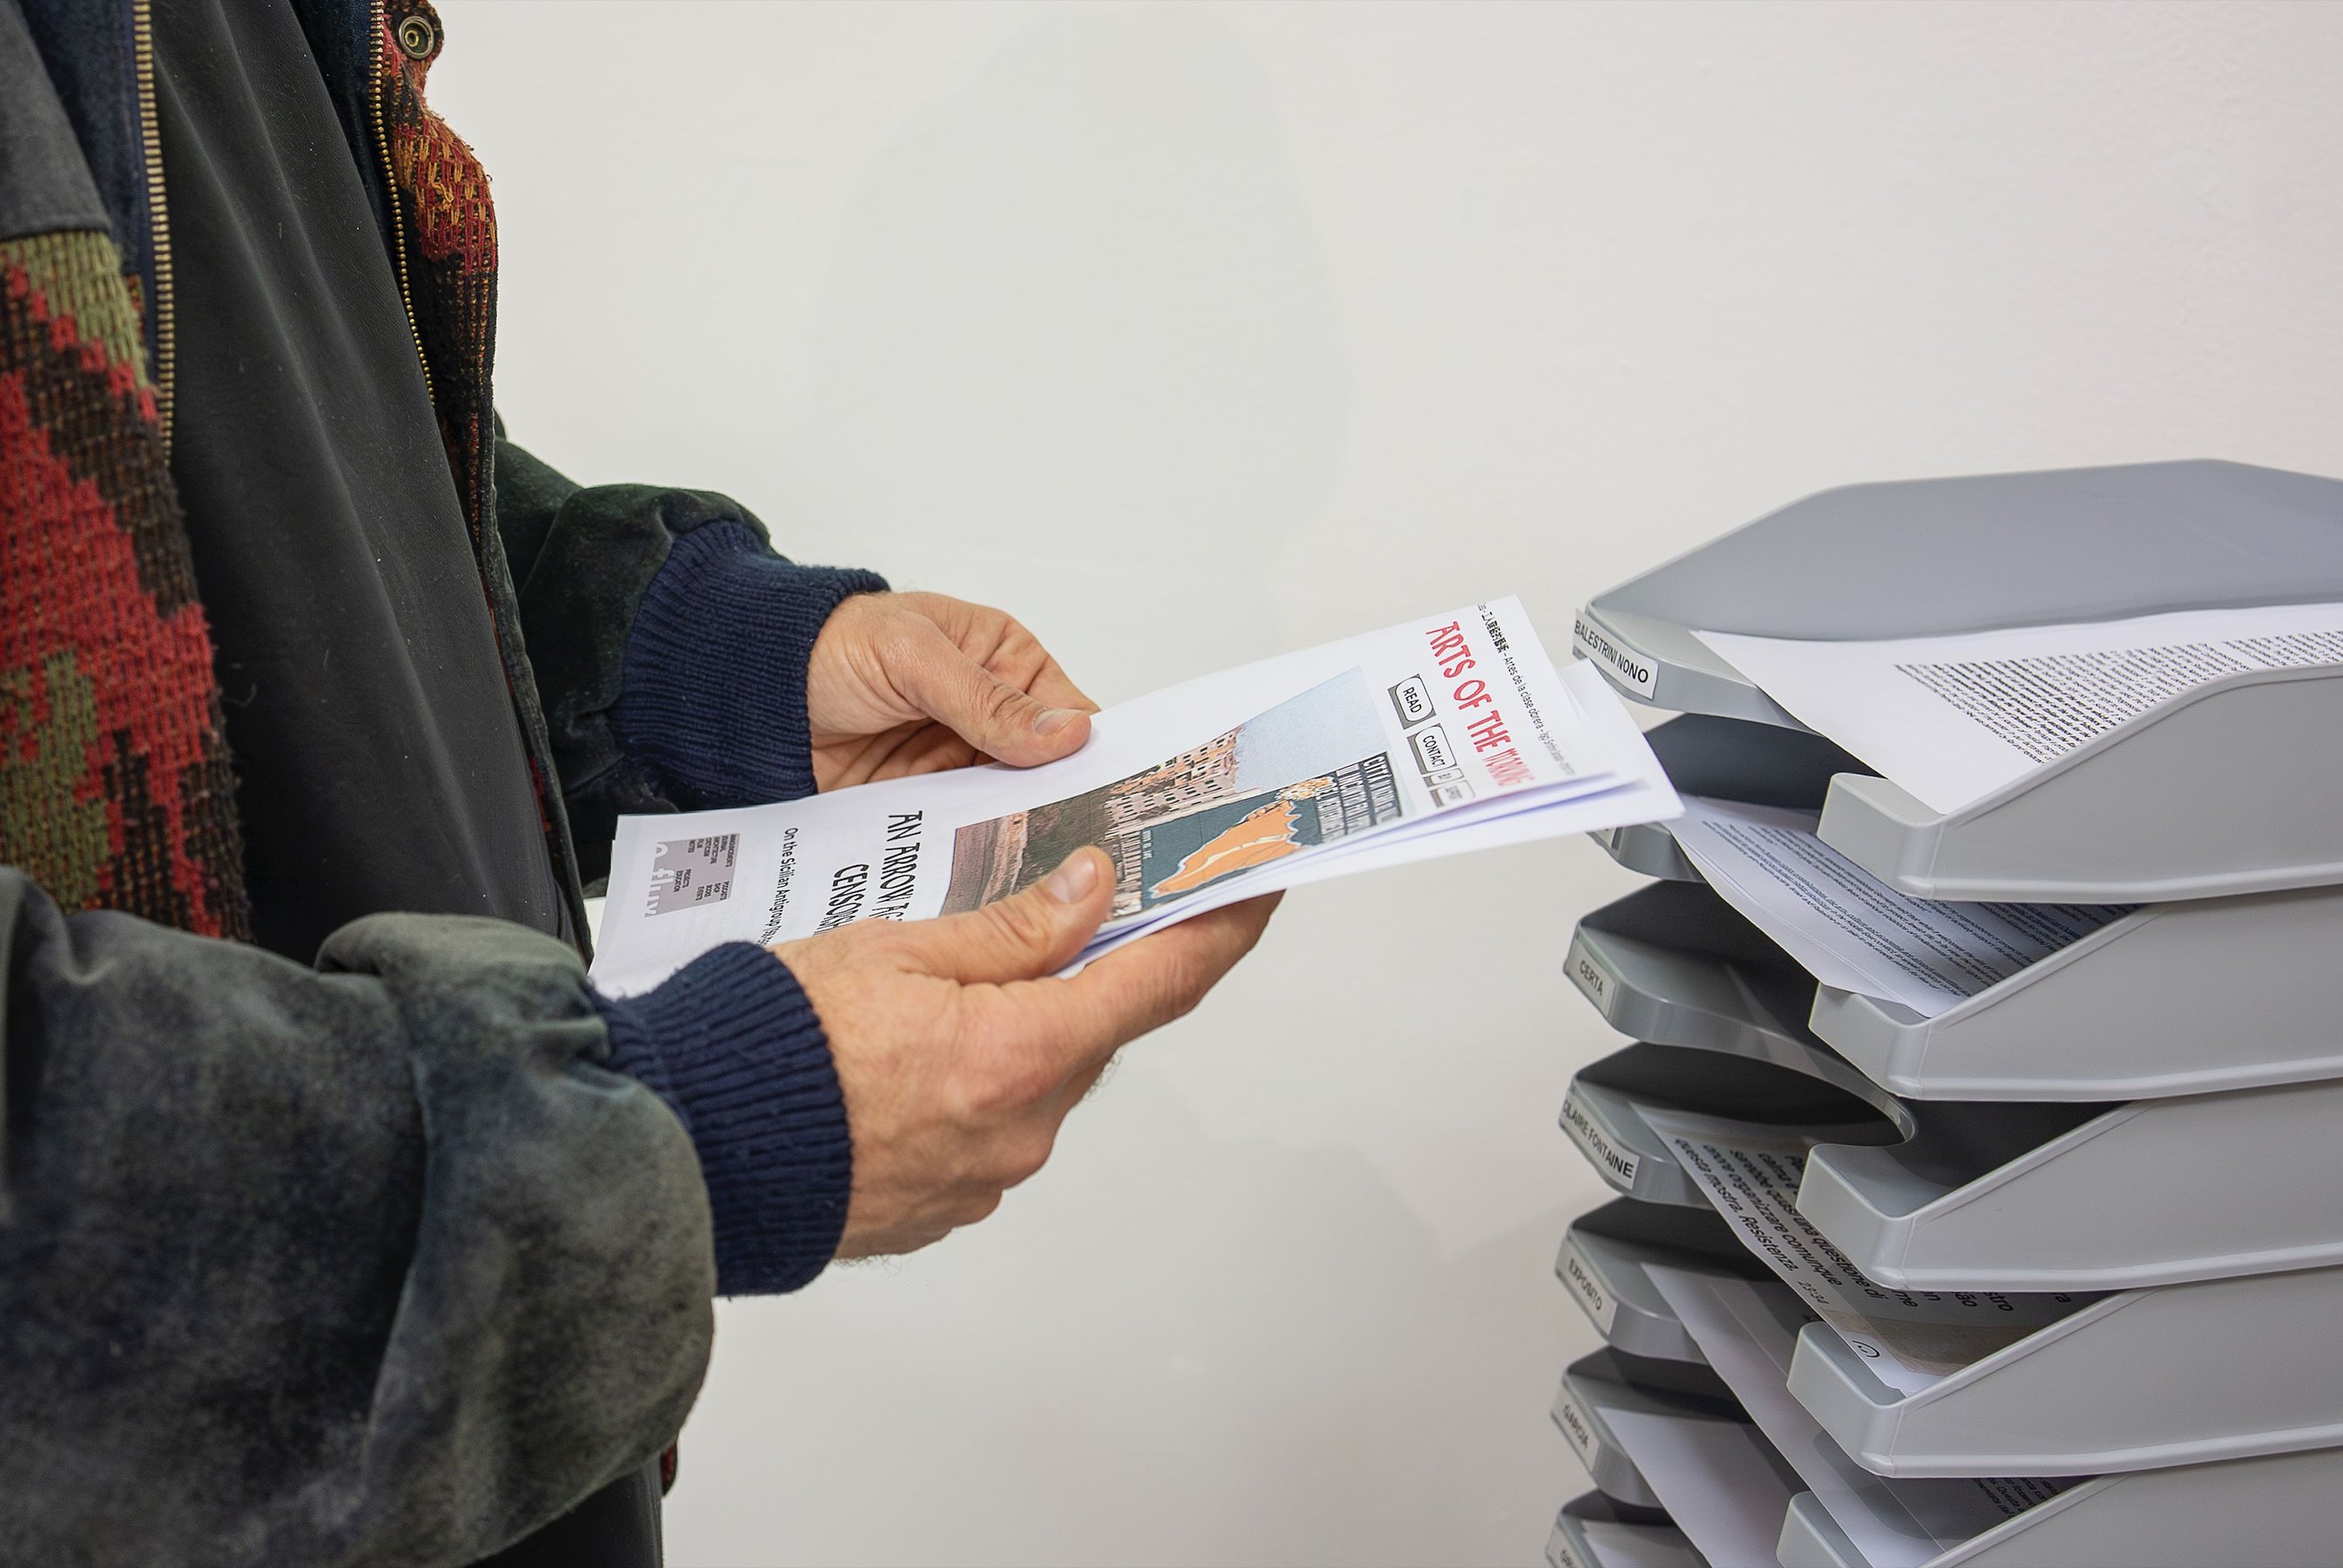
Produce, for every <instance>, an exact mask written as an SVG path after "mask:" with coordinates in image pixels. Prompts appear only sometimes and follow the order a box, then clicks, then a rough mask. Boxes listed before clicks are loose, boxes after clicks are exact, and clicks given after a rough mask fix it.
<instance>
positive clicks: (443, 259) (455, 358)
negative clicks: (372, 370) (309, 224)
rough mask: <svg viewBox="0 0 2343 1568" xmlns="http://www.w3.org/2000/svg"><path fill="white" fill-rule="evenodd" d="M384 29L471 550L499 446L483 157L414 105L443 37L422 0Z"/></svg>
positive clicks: (409, 254) (383, 65)
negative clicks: (492, 386)
mask: <svg viewBox="0 0 2343 1568" xmlns="http://www.w3.org/2000/svg"><path fill="white" fill-rule="evenodd" d="M382 27H383V33H382V37H381V39H380V40H379V43H378V47H377V59H378V60H379V61H380V71H381V75H380V79H379V85H378V91H379V93H380V103H381V105H382V124H383V127H384V130H385V132H386V133H387V136H388V138H389V144H390V145H389V146H388V148H387V156H388V159H389V164H390V178H391V186H392V188H393V189H394V190H395V191H396V192H397V205H398V209H399V211H398V220H399V226H400V228H401V231H402V232H401V234H400V236H399V239H400V243H401V245H402V247H403V248H404V251H405V256H404V257H403V259H404V262H405V272H406V276H405V278H404V281H405V283H406V284H407V295H408V303H409V307H410V308H411V309H412V311H413V313H414V317H415V335H416V339H417V346H418V347H420V348H421V349H422V351H423V362H424V367H425V368H426V370H427V372H428V374H429V376H430V378H431V400H432V403H433V404H434V405H435V406H436V407H437V410H438V414H439V436H440V439H441V440H443V441H445V442H446V443H447V460H448V462H449V463H450V464H451V465H452V466H453V467H454V468H455V472H456V488H457V492H458V494H459V495H460V496H461V497H462V498H463V502H464V515H465V518H467V520H468V521H469V522H470V524H471V527H472V538H473V543H474V545H475V547H476V548H477V547H478V546H479V545H480V544H481V542H482V530H483V528H485V527H486V526H487V525H488V517H489V513H488V506H489V495H488V483H489V465H490V463H491V462H492V461H493V459H494V452H495V444H496V443H495V431H494V429H493V428H492V427H491V426H490V423H489V421H490V420H491V418H492V415H491V413H490V409H489V387H488V382H489V373H490V371H491V369H492V368H493V365H494V360H495V357H496V331H497V213H496V206H495V205H494V204H493V203H492V202H491V201H490V200H489V197H488V171H487V170H485V169H483V168H481V167H480V160H479V159H478V157H476V156H473V153H472V149H471V148H470V147H468V146H465V144H464V139H463V138H462V137H461V136H458V135H457V134H456V133H455V132H454V131H452V130H450V129H448V128H447V121H445V120H443V119H441V118H440V117H439V116H437V115H436V114H434V113H432V112H431V109H430V107H429V106H427V104H425V103H424V101H423V85H424V81H425V79H426V78H427V77H428V76H429V75H430V74H431V62H432V61H434V60H436V59H437V58H438V57H439V50H440V48H441V46H442V45H443V42H444V37H445V35H443V34H442V33H441V31H440V27H439V16H438V14H437V12H435V11H434V10H432V8H431V7H430V5H428V4H427V3H426V0H393V3H392V4H390V5H386V6H385V7H384V8H383V17H382Z"/></svg>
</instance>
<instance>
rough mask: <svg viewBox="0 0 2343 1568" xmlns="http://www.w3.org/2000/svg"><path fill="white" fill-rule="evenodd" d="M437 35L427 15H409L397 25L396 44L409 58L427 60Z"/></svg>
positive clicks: (437, 39)
mask: <svg viewBox="0 0 2343 1568" xmlns="http://www.w3.org/2000/svg"><path fill="white" fill-rule="evenodd" d="M438 41H439V35H438V33H437V29H435V28H434V27H433V26H432V25H431V18H430V17H428V16H409V17H407V19H406V20H405V21H403V22H401V23H400V24H399V25H398V46H399V48H400V49H401V50H402V51H403V52H404V53H405V54H406V55H407V58H408V59H410V60H427V59H429V58H430V57H431V47H432V45H435V44H437V43H438Z"/></svg>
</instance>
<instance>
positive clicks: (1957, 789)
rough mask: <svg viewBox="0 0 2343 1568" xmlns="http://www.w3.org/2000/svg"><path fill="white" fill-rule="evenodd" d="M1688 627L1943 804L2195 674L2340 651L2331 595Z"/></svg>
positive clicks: (2171, 691)
mask: <svg viewBox="0 0 2343 1568" xmlns="http://www.w3.org/2000/svg"><path fill="white" fill-rule="evenodd" d="M1694 636H1695V637H1698V638H1700V639H1701V641H1703V642H1704V643H1706V644H1707V645H1708V646H1709V647H1710V648H1713V649H1715V651H1716V653H1717V654H1718V655H1719V656H1720V657H1722V658H1724V659H1725V661H1726V662H1727V663H1729V664H1731V665H1732V666H1733V668H1735V669H1737V670H1739V671H1740V672H1741V673H1742V674H1744V675H1745V676H1747V677H1748V678H1750V679H1751V680H1753V681H1755V682H1756V683H1757V686H1758V689H1760V690H1762V691H1764V692H1765V695H1766V696H1768V697H1770V698H1772V699H1774V700H1775V702H1778V703H1780V704H1781V705H1782V706H1783V707H1784V708H1786V709H1789V710H1790V712H1791V713H1793V714H1795V716H1796V717H1797V719H1798V720H1799V721H1800V722H1801V723H1803V724H1805V726H1806V727H1807V728H1808V729H1815V730H1819V731H1821V732H1822V733H1823V734H1825V735H1827V736H1829V737H1830V738H1831V739H1833V740H1835V741H1837V742H1838V743H1839V744H1840V745H1841V746H1844V747H1845V748H1846V749H1848V750H1849V751H1852V752H1854V753H1855V755H1856V756H1857V757H1860V758H1862V759H1864V760H1865V762H1867V763H1869V764H1870V765H1871V766H1872V767H1874V768H1875V769H1878V770H1879V771H1880V772H1881V773H1882V774H1883V775H1885V777H1886V778H1888V779H1893V780H1895V781H1896V783H1897V784H1900V785H1902V786H1903V787H1904V788H1905V789H1906V790H1908V791H1910V792H1911V793H1912V794H1913V795H1914V796H1916V798H1918V799H1920V800H1922V801H1925V802H1926V804H1927V805H1928V806H1929V807H1930V808H1931V809H1935V810H1937V811H1943V812H1953V811H1957V810H1959V809H1962V808H1963V807H1965V806H1968V805H1971V804H1973V803H1974V802H1976V801H1977V800H1981V799H1984V798H1985V797H1986V796H1987V795H1990V794H1992V793H1993V792H1994V791H1996V790H1997V789H2002V788H2003V787H2005V786H2006V785H2008V784H2011V783H2013V782H2015V781H2016V780H2017V779H2022V778H2024V777H2025V776H2026V774H2028V773H2030V772H2032V771H2033V770H2034V769H2036V768H2039V767H2041V766H2042V765H2043V764H2045V763H2047V762H2054V761H2056V760H2057V759H2059V758H2061V757H2064V756H2065V755H2066V753H2068V752H2069V751H2072V750H2074V749H2076V748H2077V747H2078V746H2081V745H2083V744H2085V743H2086V742H2087V741H2090V740H2094V739H2097V738H2098V737H2099V736H2101V735H2104V734H2106V733H2107V732H2108V731H2109V730H2111V729H2117V727H2119V726H2121V725H2123V724H2126V723H2128V722H2129V721H2130V720H2132V719H2136V718H2137V717H2139V716H2140V715H2141V714H2144V713H2146V712H2147V711H2149V710H2150V709H2155V708H2159V707H2162V706H2163V705H2164V704H2166V703H2167V702H2170V701H2172V700H2173V699H2175V698H2177V697H2179V696H2182V695H2183V694H2185V693H2187V691H2189V690H2190V689H2193V688H2195V687H2198V686H2201V685H2203V684H2204V683H2205V682H2207V681H2209V680H2217V679H2219V678H2222V677H2224V676H2228V675H2236V674H2239V673H2241V672H2243V671H2247V670H2258V669H2299V668H2306V667H2308V666H2311V665H2324V664H2343V604H2296V605H2268V606H2262V607H2258V608H2247V609H2204V610H2182V611H2178V612H2176V613H2173V614H2169V615H2151V616H2139V617H2136V618H2131V619H2127V620H2105V621H2092V622H2088V623H2086V624H2080V625H2067V626H2033V627H2014V628H2006V629H2004V630H2000V631H1981V632H1971V633H1966V634H1964V635H1961V636H1956V637H1917V638H1900V639H1897V640H1894V641H1880V642H1805V641H1796V640H1793V639H1789V638H1770V637H1745V636H1742V635H1740V634H1739V633H1735V632H1722V631H1701V632H1695V633H1694Z"/></svg>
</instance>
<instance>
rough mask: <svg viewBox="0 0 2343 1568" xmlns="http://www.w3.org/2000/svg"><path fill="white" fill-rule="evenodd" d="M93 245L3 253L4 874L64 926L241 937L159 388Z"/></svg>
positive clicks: (216, 749)
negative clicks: (130, 917)
mask: <svg viewBox="0 0 2343 1568" xmlns="http://www.w3.org/2000/svg"><path fill="white" fill-rule="evenodd" d="M139 341H140V339H139V321H138V317H137V313H136V308H135V307H134V306H133V304H132V296H131V292H130V289H129V287H128V286H126V284H125V282H124V280H123V276H122V267H121V260H120V257H119V256H117V254H116V250H115V247H114V242H113V241H112V240H111V239H110V238H109V237H107V236H106V235H104V234H101V233H95V232H75V233H65V234H53V235H43V236H35V237H33V238H29V239H19V240H13V241H9V242H6V243H0V602H5V607H6V613H5V615H0V864H5V865H11V866H16V867H20V868H22V869H25V871H26V872H28V873H29V874H30V875H32V876H33V877H34V878H35V879H37V880H38V881H39V882H40V884H41V886H42V887H43V888H45V890H47V891H48V893H49V894H50V896H51V897H52V898H54V899H55V900H57V902H58V903H59V904H60V905H61V906H63V907H64V908H65V909H67V910H84V909H95V908H106V909H117V910H128V911H130V912H131V913H133V914H137V915H143V916H145V917H146V918H147V919H149V920H159V921H163V922H166V923H167V924H170V925H174V926H179V927H182V928H184V929H186V930H192V931H197V932H201V933H203V934H205V935H208V936H227V937H241V936H244V935H245V934H246V930H247V927H248V921H247V918H246V906H245V897H244V879H243V865H242V849H241V844H240V840H239V837H238V834H237V831H236V800H235V786H234V781H233V779H232V778H231V776H230V773H229V769H228V760H227V747H226V741H225V739H223V731H222V726H221V721H220V707H219V694H218V689H217V687H216V685H215V683H214V679H213V675H212V646H211V636H210V633H209V630H208V629H207V628H206V623H205V620H204V612H203V607H202V605H201V604H199V603H198V602H197V601H196V589H195V574H194V569H193V568H192V565H191V564H190V558H189V554H188V549H187V539H186V529H185V528H184V527H183V526H182V524H181V521H180V517H179V510H178V503H177V500H176V497H175V496H174V494H173V491H172V487H171V480H170V471H169V467H168V465H167V460H166V456H165V453H164V447H163V433H162V420H161V417H160V414H159V411H158V409H157V407H156V397H155V388H154V387H153V385H152V383H151V382H149V380H148V379H147V377H146V367H145V361H144V356H143V352H142V350H141V348H140V347H139Z"/></svg>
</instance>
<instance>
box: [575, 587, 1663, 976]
mask: <svg viewBox="0 0 2343 1568" xmlns="http://www.w3.org/2000/svg"><path fill="white" fill-rule="evenodd" d="M1681 809H1682V808H1681V806H1680V805H1679V804H1678V802H1677V799H1676V797H1675V792H1674V790H1673V789H1670V788H1669V786H1668V781H1667V777H1666V775H1665V774H1664V773H1663V772H1662V771H1661V770H1660V767H1659V764H1658V762H1657V761H1656V760H1655V759H1654V757H1653V756H1652V752H1651V748H1649V747H1648V746H1646V745H1645V744H1644V738H1643V736H1642V734H1641V733H1640V732H1639V731H1638V730H1637V729H1636V728H1635V726H1634V721H1633V720H1631V719H1629V718H1628V717H1627V713H1626V710H1625V709H1624V707H1623V706H1622V705H1621V703H1620V700H1619V699H1618V698H1617V697H1616V696H1615V695H1614V693H1613V692H1612V691H1611V689H1610V688H1609V687H1608V686H1607V685H1605V684H1604V680H1603V678H1602V676H1601V675H1600V674H1599V673H1598V672H1597V671H1596V670H1595V669H1594V668H1593V667H1592V666H1591V665H1587V664H1584V663H1580V662H1577V661H1574V662H1573V664H1572V667H1571V668H1569V669H1567V670H1563V671H1557V670H1556V669H1555V668H1554V665H1553V663H1552V662H1551V661H1550V660H1549V659H1548V658H1546V653H1545V649H1544V648H1543V647H1542V646H1541V645H1540V644H1539V642H1538V638H1537V634H1536V632H1535V631H1534V630H1533V629H1532V628H1531V627H1530V622H1529V618H1528V616H1527V615H1525V614H1524V613H1523V610H1522V607H1521V604H1520V602H1519V601H1518V600H1515V599H1512V598H1504V599H1498V600H1495V601H1493V602H1492V603H1488V604H1481V605H1474V606H1473V607H1471V608H1467V609H1462V610H1455V611H1452V612H1450V613H1448V614H1445V615H1439V616H1433V617H1430V618H1426V619H1423V620H1420V621H1414V622H1411V623H1409V624H1407V625H1404V626H1396V627H1393V628H1388V629H1386V630H1383V631H1379V632H1372V633H1369V634H1367V635H1366V636H1363V637H1355V638H1350V639H1348V640H1346V641H1342V642H1335V643H1329V644H1327V645H1326V646H1324V647H1322V648H1310V649H1307V650H1305V651H1303V652H1301V653H1291V654H1286V655H1284V656H1282V657H1281V658H1272V659H1266V660H1263V661H1262V662H1261V663H1258V664H1251V665H1246V666H1243V667H1242V668H1236V669H1231V670H1224V671H1222V672H1221V673H1219V674H1217V675H1210V676H1205V677H1203V678H1201V679H1197V680H1192V681H1188V682H1186V683H1184V684H1182V685H1180V686H1175V687H1171V688H1169V689H1165V690H1162V691H1158V692H1155V693H1153V694H1152V695H1151V696H1147V697H1142V698H1140V699H1137V700H1136V701H1132V702H1127V703H1123V704H1121V706H1119V707H1115V708H1110V709H1106V710H1105V711H1104V712H1102V713H1100V714H1098V715H1097V716H1096V717H1095V718H1094V719H1092V720H1091V739H1090V741H1089V743H1088V744H1087V745H1085V746H1084V747H1083V748H1082V749H1081V751H1079V752H1077V753H1075V754H1074V755H1073V756H1071V757H1069V758H1066V759H1062V760H1061V761H1057V762H1051V763H1048V764H1046V765H1044V766H1042V767H1040V768H1025V769H1018V768H1008V767H1002V766H999V765H993V766H988V767H982V768H967V769H958V770H955V771H952V772H947V773H930V774H923V775H920V776H918V777H915V778H910V779H887V780H883V781H881V782H878V783H872V784H863V785H858V786H856V787H855V788H852V789H840V790H837V791H835V792H833V793H830V794H826V795H816V796H812V797H809V798H808V799H801V800H788V801H782V802H779V803H777V804H774V805H769V806H751V807H743V808H739V809H730V810H723V811H699V812H692V813H688V814H680V815H668V816H657V817H628V818H624V819H621V820H620V821H619V823H618V841H617V843H616V845H615V846H614V847H613V849H612V851H611V859H610V896H609V901H608V906H607V909H606V910H605V913H604V915H603V920H602V930H601V937H600V950H599V951H598V955H597V956H596V958H595V960H594V980H595V983H596V984H597V985H598V986H599V987H601V989H603V990H605V991H608V992H609V993H611V994H613V995H628V994H631V993H634V992H638V991H641V990H648V989H649V988H650V987H651V986H654V985H656V984H658V983H659V981H660V980H664V979H666V978H667V976H669V974H671V973H673V972H674V971H675V970H677V969H679V968H680V967H681V966H682V965H684V964H686V963H688V962H689V961H690V960H692V959H694V958H696V957H698V956H699V954H700V953H703V952H705V951H707V950H709V948H712V947H715V946H717V945H719V943H723V942H731V941H754V942H767V943H769V942H778V941H788V940H794V939H796V938H799V937H807V936H812V935H814V934H816V933H817V932H820V931H827V930H835V929H836V928H838V927H840V926H844V925H849V924H851V923H853V922H854V921H856V920H918V919H921V918H923V917H926V916H930V915H940V914H951V913H956V912H959V911H962V910H973V909H978V908H980V907H981V906H983V905H985V904H988V903H990V902H992V901H993V900H998V899H1003V898H1007V897H1008V896H1010V895H1011V894H1012V893H1014V892H1017V891H1018V890H1021V889H1022V888H1025V887H1028V886H1030V885H1031V884H1032V883H1033V882H1036V881H1038V880H1040V879H1041V878H1042V877H1045V876H1047V875H1048V874H1049V873H1050V871H1051V870H1052V869H1055V868H1056V867H1057V866H1058V864H1059V863H1060V862H1061V861H1062V860H1064V859H1065V858H1066V857H1067V856H1068V855H1070V854H1071V853H1073V851H1074V850H1076V849H1080V848H1081V847H1082V846H1083V845H1086V844H1095V845H1097V846H1098V847H1100V848H1101V849H1104V850H1105V851H1106V852H1107V854H1108V855H1109V856H1110V857H1111V859H1112V861H1113V864H1114V868H1115V892H1114V903H1113V910H1112V913H1111V915H1110V917H1109V918H1108V920H1107V921H1106V923H1105V925H1104V926H1102V927H1101V929H1100V930H1099V933H1098V935H1097V937H1096V938H1094V939H1093V940H1091V944H1090V945H1089V947H1088V948H1086V949H1085V950H1084V951H1083V953H1082V955H1081V960H1078V961H1080V962H1085V963H1086V962H1088V961H1090V960H1092V959H1095V958H1098V957H1100V956H1101V955H1102V954H1104V953H1106V952H1107V951H1109V950H1111V949H1113V948H1116V947H1119V946H1121V944H1123V943H1125V942H1128V941H1131V940H1136V939H1138V938H1139V937H1141V936H1144V935H1145V934H1147V933H1148V932H1149V931H1151V930H1158V929H1160V928H1161V927H1162V926H1165V925H1168V924H1170V923H1171V922H1172V921H1175V920H1185V919H1187V918H1189V917H1190V916H1192V915H1198V914H1202V913H1203V912H1204V911H1205V910H1212V909H1218V908H1220V907H1222V906H1223V905H1226V904H1231V903H1234V902H1237V901H1238V900H1243V899H1250V898H1252V897H1255V896H1256V895H1259V894H1262V893H1266V892H1271V891H1274V890H1279V889H1283V888H1292V887H1297V886H1300V885H1302V883H1305V882H1313V881H1319V880H1322V879H1326V878H1329V877H1336V876H1346V875H1350V874H1352V873H1353V872H1358V871H1365V870H1372V869H1376V868H1378V867H1383V866H1390V865H1396V864H1400V863H1403V862H1405V861H1410V860H1419V859H1431V858H1433V857H1435V856H1442V855H1453V854H1461V853H1463V852H1464V851H1466V850H1468V849H1486V848H1491V847H1495V846H1501V845H1507V844H1516V843H1523V842H1526V841H1528V840H1530V839H1546V838H1554V837H1557V836H1561V835H1564V834H1571V833H1582V832H1592V831H1596V830H1599V829H1604V828H1611V827H1618V826H1622V825H1624V824H1626V823H1631V822H1652V821H1659V820H1662V819H1667V818H1672V817H1674V816H1675V815H1676V814H1677V813H1678V812H1679V811H1680V810H1681Z"/></svg>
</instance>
